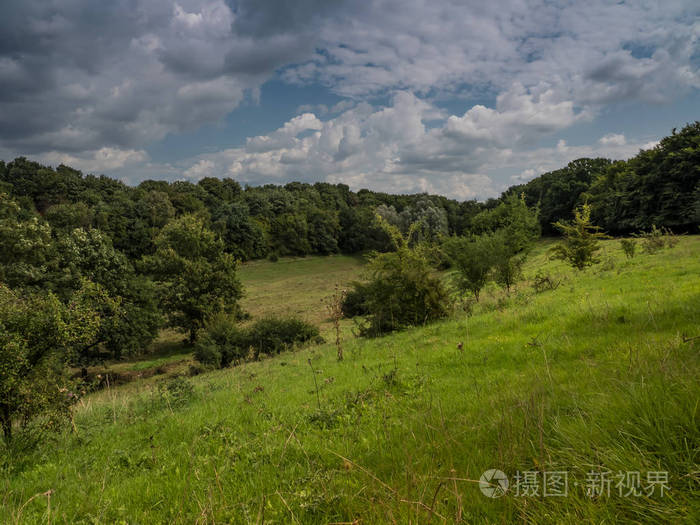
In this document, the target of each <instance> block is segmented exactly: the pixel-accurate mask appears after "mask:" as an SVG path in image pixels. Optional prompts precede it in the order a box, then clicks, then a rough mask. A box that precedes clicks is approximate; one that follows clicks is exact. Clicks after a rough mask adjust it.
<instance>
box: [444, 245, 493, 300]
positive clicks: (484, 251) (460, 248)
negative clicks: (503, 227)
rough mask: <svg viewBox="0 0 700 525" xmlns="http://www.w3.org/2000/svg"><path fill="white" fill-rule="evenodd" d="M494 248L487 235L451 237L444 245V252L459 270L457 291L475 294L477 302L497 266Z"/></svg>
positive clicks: (456, 281)
mask: <svg viewBox="0 0 700 525" xmlns="http://www.w3.org/2000/svg"><path fill="white" fill-rule="evenodd" d="M492 247H493V246H492V242H491V239H490V238H489V237H488V236H486V235H483V236H478V237H475V238H472V239H469V238H466V237H450V238H449V239H447V240H446V241H445V242H444V243H443V250H444V251H445V252H446V253H447V255H448V257H449V259H450V260H451V262H452V265H453V266H454V268H455V269H456V270H457V274H456V279H455V284H456V286H457V289H458V290H459V291H460V292H461V293H462V294H464V293H467V292H469V293H471V294H473V295H474V298H475V299H476V301H478V300H479V294H480V292H481V289H482V288H483V287H484V286H485V285H486V283H487V281H488V279H489V276H490V274H491V270H492V268H493V266H494V264H495V258H494V256H493V253H492Z"/></svg>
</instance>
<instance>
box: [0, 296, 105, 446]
mask: <svg viewBox="0 0 700 525" xmlns="http://www.w3.org/2000/svg"><path fill="white" fill-rule="evenodd" d="M81 299H82V298H81V297H76V300H75V301H72V302H71V303H70V304H69V305H65V304H63V303H62V302H61V301H59V300H58V298H57V297H56V296H55V295H53V294H50V293H49V294H38V293H26V292H18V291H14V290H11V289H10V288H8V287H7V286H5V285H3V284H1V283H0V427H2V431H3V434H4V437H5V439H6V440H9V439H11V437H12V426H13V421H17V420H19V421H20V422H21V423H23V424H26V423H28V422H30V421H31V420H32V418H34V417H35V416H36V415H38V414H41V413H47V412H48V413H50V414H51V415H53V416H61V415H65V409H66V408H67V407H68V405H69V404H70V402H71V399H72V396H71V395H69V392H68V391H67V389H66V387H67V386H68V385H69V384H70V382H69V380H68V378H67V377H66V371H67V369H66V364H67V362H68V361H69V360H70V358H71V353H72V352H73V351H74V350H75V349H76V348H81V347H84V346H85V345H87V344H89V343H90V342H91V341H92V340H94V339H95V336H96V333H97V331H98V330H99V325H100V317H99V313H98V312H96V311H95V310H94V309H92V308H91V307H90V305H89V304H88V303H87V302H85V301H83V300H81Z"/></svg>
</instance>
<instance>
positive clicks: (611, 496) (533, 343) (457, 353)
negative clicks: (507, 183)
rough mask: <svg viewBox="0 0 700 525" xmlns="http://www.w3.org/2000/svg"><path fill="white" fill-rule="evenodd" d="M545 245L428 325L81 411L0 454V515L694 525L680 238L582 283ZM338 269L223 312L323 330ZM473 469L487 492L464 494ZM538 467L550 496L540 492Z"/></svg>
mask: <svg viewBox="0 0 700 525" xmlns="http://www.w3.org/2000/svg"><path fill="white" fill-rule="evenodd" d="M550 244H551V243H550V242H548V241H541V242H539V243H538V244H537V245H536V247H535V249H534V251H533V253H532V254H531V256H530V257H529V259H528V262H527V265H526V267H525V279H524V280H523V281H522V282H520V283H519V284H518V286H517V288H516V289H515V290H514V291H512V292H511V293H510V294H505V293H504V292H503V291H501V290H500V289H498V288H496V287H495V286H494V285H489V287H487V289H485V290H484V291H483V292H482V299H481V302H480V303H478V304H472V303H471V302H470V303H466V304H465V306H464V308H461V309H456V310H455V312H454V314H453V316H452V318H451V319H450V320H447V321H443V322H439V323H435V324H432V325H429V326H425V327H416V328H413V329H410V330H407V331H404V332H401V333H397V334H393V335H389V336H386V337H382V338H378V339H369V340H367V339H357V338H354V337H352V336H351V335H350V333H349V332H350V330H349V326H350V324H348V323H350V321H346V325H345V326H346V330H345V338H344V341H343V344H344V348H345V360H343V361H342V362H338V361H337V360H336V357H335V356H336V352H335V347H334V345H333V344H331V343H326V344H323V345H318V346H310V347H306V348H302V349H299V350H297V351H294V352H288V353H283V354H281V355H279V356H277V357H274V358H269V359H264V360H262V361H259V362H250V363H246V364H244V365H241V366H238V367H234V368H229V369H224V370H220V371H216V372H209V373H205V374H201V375H197V376H194V377H188V376H187V375H186V374H184V369H183V375H179V376H176V377H167V378H159V377H154V378H152V379H150V380H148V381H133V382H131V383H129V384H128V385H124V386H122V387H116V388H109V389H104V390H102V391H100V392H97V393H95V394H92V395H88V396H86V397H85V398H83V399H82V400H81V401H80V403H79V404H78V405H77V406H76V408H75V410H74V418H73V425H71V426H70V427H69V428H67V429H65V430H64V431H63V432H60V433H58V434H48V435H47V436H46V438H47V439H46V441H45V442H43V443H42V444H41V445H39V446H38V447H30V446H29V445H31V443H29V442H28V441H29V440H30V439H31V436H29V437H25V438H23V439H24V440H25V441H26V443H25V444H26V450H24V451H22V446H23V442H22V439H18V440H17V441H16V443H14V444H13V447H16V450H15V451H14V452H15V454H14V456H13V458H14V459H13V460H12V461H8V460H7V459H6V458H7V457H9V456H8V455H7V453H6V451H5V455H4V456H3V458H5V459H4V460H3V464H2V473H1V474H0V477H1V481H0V502H1V505H0V522H2V523H85V524H88V523H90V524H92V523H128V524H138V523H144V524H145V523H337V524H340V523H348V524H350V523H358V524H359V523H363V524H374V523H421V524H422V523H510V522H517V521H520V522H529V523H579V522H582V521H583V522H590V523H617V522H628V523H697V522H698V521H699V520H700V468H698V450H699V447H700V427H699V424H698V400H699V399H700V384H699V382H698V377H700V374H699V372H700V359H699V357H698V344H699V343H700V339H698V337H699V336H700V279H699V278H698V276H699V275H700V237H697V236H688V237H682V238H681V239H680V242H679V243H678V244H677V245H676V246H674V247H673V248H670V249H665V250H663V251H660V252H658V253H656V254H653V255H649V254H643V253H640V254H638V255H637V256H636V257H634V258H632V259H627V258H626V257H625V256H624V254H623V252H622V250H621V249H620V244H619V241H617V240H610V241H605V242H604V243H603V253H602V262H601V263H600V264H598V265H596V266H594V267H592V268H590V269H587V270H585V271H583V272H578V271H576V270H572V269H570V268H569V267H567V266H565V265H564V264H563V263H562V262H560V261H550V260H549V259H548V257H547V254H546V252H547V249H548V248H549V246H550ZM360 270H361V262H360V261H359V260H357V259H352V258H344V257H330V258H320V257H308V258H303V259H295V260H291V259H281V260H280V261H278V262H276V263H272V262H262V261H261V262H256V263H251V264H249V265H246V266H244V267H243V268H242V269H241V271H240V276H241V279H242V280H243V282H244V284H245V285H246V289H247V296H246V298H245V300H244V303H243V304H244V308H246V309H247V310H248V311H250V312H251V314H252V315H253V316H258V315H261V314H265V313H275V314H279V313H294V314H301V315H303V316H305V317H306V319H307V320H311V321H313V322H316V323H321V324H322V326H325V328H324V330H325V331H326V332H327V331H328V330H329V327H330V325H329V324H328V321H327V320H326V319H325V313H324V310H323V307H322V304H321V299H322V298H323V297H324V296H326V295H328V294H330V293H331V292H332V290H333V287H334V285H335V283H336V282H340V283H341V284H344V282H347V281H350V280H352V279H354V278H356V276H357V275H358V274H359V272H360ZM538 273H539V274H540V276H542V275H545V274H546V275H547V276H548V277H549V278H550V280H551V282H552V283H553V285H552V286H551V287H550V288H551V289H545V290H542V289H540V290H539V291H538V290H536V289H535V287H534V286H533V284H534V280H535V277H536V275H537V274H538ZM445 278H446V279H447V278H449V276H447V275H446V276H445ZM467 310H469V312H467ZM324 323H325V324H324ZM170 337H171V338H174V337H176V336H173V335H172V334H171V336H170ZM327 339H328V340H329V341H330V338H329V337H327ZM172 340H173V341H174V342H172V343H171V344H172V346H171V347H168V346H167V344H165V343H161V344H165V346H164V348H165V350H163V353H162V354H158V355H156V356H154V360H159V359H160V360H165V361H163V362H160V365H165V364H167V363H168V362H169V361H168V360H177V358H175V357H173V356H177V355H178V354H177V351H176V350H175V349H174V348H175V347H176V346H177V341H175V339H172ZM168 348H169V350H168ZM160 365H159V366H160ZM120 366H131V367H133V366H142V367H144V366H145V365H143V364H142V365H135V364H133V363H131V364H127V363H124V364H123V365H120ZM488 469H499V470H501V471H503V472H504V473H505V474H506V475H507V476H508V478H509V480H510V490H508V491H507V492H506V493H505V495H503V496H502V497H498V498H489V497H486V496H485V495H484V494H482V491H481V490H480V486H479V483H478V481H479V479H480V476H481V475H482V473H484V472H485V471H486V470H488ZM553 472H559V473H566V476H565V477H566V480H567V491H566V495H561V494H560V495H558V496H557V495H554V496H552V495H549V496H545V495H544V488H545V487H544V481H545V480H544V477H545V474H550V475H551V473H553ZM518 473H520V474H523V473H528V474H529V476H530V481H531V483H530V484H529V485H528V487H529V491H525V493H523V490H521V489H522V488H523V486H522V485H517V484H516V481H517V480H518V478H517V476H518ZM603 473H607V476H608V477H607V478H606V476H605V475H603ZM627 473H639V483H638V484H637V485H638V486H635V483H634V482H632V483H631V484H621V483H618V480H619V479H623V478H625V479H626V480H627V481H629V479H630V476H626V474H627ZM663 473H666V475H667V478H663V477H662V478H661V482H660V483H652V481H654V480H656V482H658V481H659V476H660V475H662V474H663ZM596 474H597V475H599V477H600V479H598V478H595V475H596ZM650 475H651V477H650ZM620 476H621V477H620ZM631 478H632V480H633V481H634V479H635V476H634V475H633V476H632V477H631ZM550 479H551V477H550ZM605 479H609V480H610V481H609V482H607V484H606V481H605ZM535 482H536V483H535ZM598 482H600V483H598ZM516 485H517V487H516ZM628 485H629V486H628ZM649 486H651V487H652V489H653V490H651V491H649V490H648V488H649ZM516 488H517V489H518V490H515V489H516ZM535 488H537V489H538V490H535ZM597 488H600V489H601V490H596V489H597ZM662 488H663V489H664V490H663V494H662V493H661V492H662V490H661V489H662ZM606 489H607V490H606ZM628 489H630V490H628ZM635 489H638V490H635ZM628 492H629V493H628Z"/></svg>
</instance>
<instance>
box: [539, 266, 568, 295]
mask: <svg viewBox="0 0 700 525" xmlns="http://www.w3.org/2000/svg"><path fill="white" fill-rule="evenodd" d="M560 284H561V281H557V280H556V279H554V278H553V277H551V276H550V275H549V274H546V273H544V272H542V270H540V271H538V272H537V274H535V280H534V282H533V283H532V286H533V288H534V289H535V292H536V293H542V292H546V291H547V290H556V289H557V288H559V285H560Z"/></svg>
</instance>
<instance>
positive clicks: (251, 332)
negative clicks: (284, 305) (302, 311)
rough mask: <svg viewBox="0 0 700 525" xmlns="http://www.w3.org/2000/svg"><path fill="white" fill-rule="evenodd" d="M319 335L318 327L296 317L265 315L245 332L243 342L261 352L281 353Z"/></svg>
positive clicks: (256, 353) (255, 352)
mask: <svg viewBox="0 0 700 525" xmlns="http://www.w3.org/2000/svg"><path fill="white" fill-rule="evenodd" d="M317 337H319V332H318V328H316V327H315V326H313V325H311V324H309V323H307V322H306V321H303V320H301V319H298V318H296V317H286V318H277V317H264V318H262V319H259V320H257V321H255V322H254V323H253V324H252V325H250V326H249V327H247V328H246V329H245V331H244V332H243V338H242V344H244V345H245V346H246V347H247V348H252V349H253V357H254V358H255V359H257V358H258V357H259V355H260V354H268V355H273V354H279V353H280V352H282V351H284V350H290V349H291V348H293V347H294V346H296V345H299V344H302V343H306V342H308V341H311V340H312V339H314V338H317Z"/></svg>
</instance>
